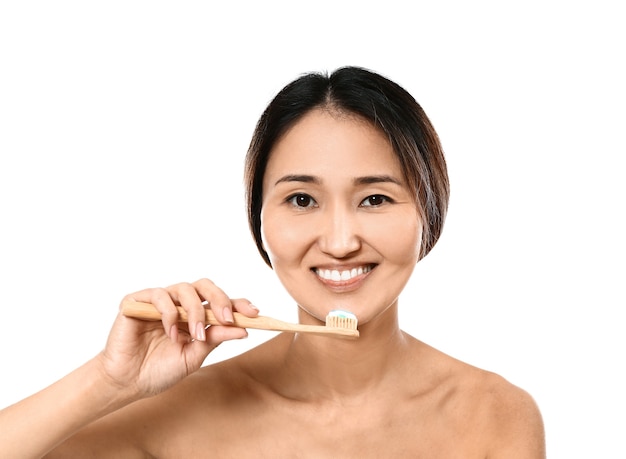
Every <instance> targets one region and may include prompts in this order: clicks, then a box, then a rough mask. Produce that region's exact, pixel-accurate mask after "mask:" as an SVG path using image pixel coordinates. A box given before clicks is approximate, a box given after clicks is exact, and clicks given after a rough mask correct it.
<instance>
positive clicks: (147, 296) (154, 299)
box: [120, 288, 178, 342]
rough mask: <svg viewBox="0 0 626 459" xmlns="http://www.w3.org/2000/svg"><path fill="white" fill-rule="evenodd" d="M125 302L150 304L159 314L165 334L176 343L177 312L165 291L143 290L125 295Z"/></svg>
mask: <svg viewBox="0 0 626 459" xmlns="http://www.w3.org/2000/svg"><path fill="white" fill-rule="evenodd" d="M125 300H130V301H139V302H144V303H152V304H153V305H154V307H155V308H156V309H157V310H158V311H159V313H160V314H161V322H162V324H163V329H164V330H165V334H166V335H167V336H169V337H170V339H171V340H172V341H174V342H177V341H178V325H177V324H178V311H177V310H176V305H175V304H174V301H173V300H172V298H171V297H170V295H169V293H168V292H167V290H165V289H163V288H150V289H145V290H141V291H139V292H135V293H131V294H130V295H127V296H126V297H125V298H124V301H125ZM122 303H123V301H122ZM120 307H121V305H120Z"/></svg>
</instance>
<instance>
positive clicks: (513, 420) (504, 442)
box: [435, 351, 546, 459]
mask: <svg viewBox="0 0 626 459" xmlns="http://www.w3.org/2000/svg"><path fill="white" fill-rule="evenodd" d="M435 352H438V351H435ZM439 361H440V362H441V366H442V368H445V369H446V370H445V372H442V374H445V375H446V376H445V378H444V379H443V381H445V383H444V384H442V387H444V388H447V389H444V390H445V391H446V392H445V395H442V397H445V398H446V399H447V401H448V403H446V406H449V407H454V408H453V409H454V410H455V412H454V414H453V415H451V417H453V418H454V419H455V420H456V421H457V422H460V423H461V424H464V425H466V426H467V425H470V426H473V428H472V429H471V430H472V435H473V436H474V438H475V439H476V440H477V441H480V443H482V445H483V446H484V448H486V449H487V450H488V455H487V457H488V458H490V459H493V458H508V459H515V458H524V459H529V458H532V459H535V458H536V459H543V458H545V456H546V452H545V435H544V425H543V420H542V416H541V413H540V410H539V408H538V406H537V403H536V402H535V400H534V399H533V397H532V396H531V395H530V394H529V393H528V392H527V391H525V390H524V389H522V388H520V387H518V386H516V385H515V384H512V383H511V382H510V381H508V380H506V379H505V378H504V377H502V376H500V375H498V374H496V373H493V372H490V371H486V370H483V369H480V368H476V367H474V366H472V365H469V364H466V363H464V362H461V361H458V360H456V359H454V358H452V357H449V356H446V355H444V354H440V357H439ZM451 409H452V408H451Z"/></svg>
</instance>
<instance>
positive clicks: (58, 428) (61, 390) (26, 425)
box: [0, 358, 135, 458]
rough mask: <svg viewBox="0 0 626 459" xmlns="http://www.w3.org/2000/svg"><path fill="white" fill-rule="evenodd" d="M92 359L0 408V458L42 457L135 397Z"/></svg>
mask: <svg viewBox="0 0 626 459" xmlns="http://www.w3.org/2000/svg"><path fill="white" fill-rule="evenodd" d="M99 365H100V364H99V361H98V358H95V359H92V360H90V361H89V362H87V363H86V364H85V365H83V366H82V367H80V368H78V369H76V370H75V371H73V372H72V373H70V374H69V375H67V376H66V377H64V378H63V379H61V380H59V381H57V382H56V383H54V384H52V385H51V386H49V387H47V388H46V389H44V390H42V391H41V392H38V393H36V394H34V395H32V396H30V397H29V398H26V399H24V400H22V401H21V402H18V403H16V404H14V405H12V406H9V407H7V408H5V409H4V410H2V411H0V432H2V435H0V457H12V458H22V457H24V458H27V457H28V458H31V457H41V456H43V455H44V454H46V453H47V452H48V451H50V450H51V449H53V448H54V447H55V446H56V445H57V444H59V443H60V442H62V441H63V440H65V439H66V438H68V437H70V436H71V435H72V434H74V433H75V432H77V431H78V430H80V429H81V428H82V427H84V426H86V425H88V424H89V423H91V422H93V421H95V420H96V419H99V418H101V417H103V416H105V415H106V414H108V413H111V412H113V411H115V410H117V409H119V408H121V407H123V406H125V405H127V404H129V403H131V402H132V401H134V400H135V397H134V396H133V395H132V394H131V393H129V391H125V390H120V388H118V387H115V385H114V384H112V383H111V382H110V381H107V378H105V377H103V372H102V371H100V366H99Z"/></svg>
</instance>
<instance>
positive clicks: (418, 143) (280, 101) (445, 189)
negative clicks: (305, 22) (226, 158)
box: [245, 67, 450, 266]
mask: <svg viewBox="0 0 626 459" xmlns="http://www.w3.org/2000/svg"><path fill="white" fill-rule="evenodd" d="M315 108H325V109H329V110H332V111H336V112H339V113H345V114H351V115H356V116H358V117H360V118H362V119H365V120H368V121H369V122H371V123H372V124H373V125H374V126H376V127H377V128H378V129H380V130H381V131H382V132H384V133H385V134H386V135H387V137H388V138H389V142H390V143H391V145H392V147H393V150H394V152H395V153H396V155H397V156H398V159H399V160H400V165H401V167H402V170H403V172H404V175H405V179H406V181H407V184H408V185H409V187H410V188H411V190H412V191H413V192H414V196H415V199H416V202H417V206H418V210H419V213H420V216H421V218H422V222H423V234H422V249H421V253H420V259H421V258H423V257H425V256H426V255H427V254H428V252H430V250H431V249H432V248H433V246H434V245H435V243H436V242H437V240H438V239H439V236H440V234H441V230H442V228H443V223H444V220H445V216H446V212H447V209H448V199H449V195H450V187H449V183H448V173H447V169H446V162H445V158H444V155H443V149H442V148H441V144H440V142H439V137H438V136H437V133H436V132H435V129H434V128H433V126H432V124H431V122H430V120H429V119H428V117H427V116H426V114H425V113H424V110H422V107H421V106H420V105H419V104H418V103H417V102H416V101H415V99H414V98H413V97H412V96H411V95H410V94H409V93H408V92H407V91H406V90H404V89H403V88H402V87H400V86H399V85H398V84H396V83H394V82H393V81H390V80H389V79H387V78H385V77H383V76H381V75H379V74H377V73H374V72H372V71H370V70H366V69H363V68H360V67H343V68H340V69H338V70H336V71H334V72H333V73H332V74H330V75H327V74H323V73H308V74H305V75H303V76H301V77H299V78H297V79H296V80H294V81H292V82H291V83H289V84H288V85H287V86H285V87H284V88H283V89H282V90H281V91H280V92H279V93H278V94H277V95H276V97H275V98H274V99H273V100H272V101H271V102H270V104H269V105H268V106H267V108H266V109H265V111H264V112H263V114H262V115H261V118H260V119H259V121H258V123H257V125H256V129H255V130H254V134H253V136H252V141H251V142H250V147H249V149H248V154H247V156H246V162H245V186H246V203H247V209H248V223H249V225H250V230H251V231H252V235H253V237H254V240H255V242H256V245H257V248H258V249H259V252H260V253H261V256H262V257H263V259H264V260H265V262H266V263H267V264H268V265H270V266H271V263H270V260H269V257H268V255H267V252H266V251H265V249H264V248H263V243H262V240H261V206H262V202H263V175H264V174H265V169H266V166H267V161H268V158H269V155H270V153H271V151H272V148H273V146H274V144H275V143H276V141H277V140H278V139H279V138H280V136H281V135H282V134H284V133H285V132H286V130H287V129H289V128H290V127H291V126H293V125H294V124H295V123H296V122H297V121H298V120H299V119H300V118H302V116H303V115H305V114H306V113H308V112H310V111H311V110H313V109H315Z"/></svg>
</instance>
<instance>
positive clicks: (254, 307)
mask: <svg viewBox="0 0 626 459" xmlns="http://www.w3.org/2000/svg"><path fill="white" fill-rule="evenodd" d="M248 307H249V308H250V309H254V310H255V311H258V310H259V308H257V307H256V306H255V305H253V304H252V303H250V304H249V305H248Z"/></svg>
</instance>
